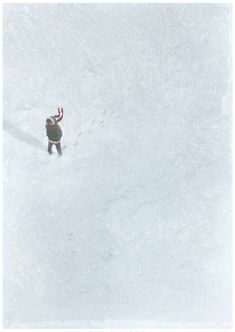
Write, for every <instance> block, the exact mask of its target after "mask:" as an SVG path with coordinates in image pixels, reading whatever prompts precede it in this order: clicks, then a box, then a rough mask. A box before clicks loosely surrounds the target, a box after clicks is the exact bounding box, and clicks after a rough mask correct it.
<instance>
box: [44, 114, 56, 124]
mask: <svg viewBox="0 0 235 332" xmlns="http://www.w3.org/2000/svg"><path fill="white" fill-rule="evenodd" d="M46 123H47V124H48V125H49V126H53V125H54V124H55V119H54V118H53V117H52V116H50V117H49V118H47V119H46Z"/></svg>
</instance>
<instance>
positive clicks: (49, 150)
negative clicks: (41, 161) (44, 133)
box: [47, 142, 52, 154]
mask: <svg viewBox="0 0 235 332" xmlns="http://www.w3.org/2000/svg"><path fill="white" fill-rule="evenodd" d="M47 151H48V153H49V154H52V143H51V142H48V149H47Z"/></svg>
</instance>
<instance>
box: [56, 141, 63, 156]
mask: <svg viewBox="0 0 235 332" xmlns="http://www.w3.org/2000/svg"><path fill="white" fill-rule="evenodd" d="M55 146H56V150H57V152H58V154H59V155H60V156H61V155H62V149H61V144H60V143H57V144H56V145H55Z"/></svg>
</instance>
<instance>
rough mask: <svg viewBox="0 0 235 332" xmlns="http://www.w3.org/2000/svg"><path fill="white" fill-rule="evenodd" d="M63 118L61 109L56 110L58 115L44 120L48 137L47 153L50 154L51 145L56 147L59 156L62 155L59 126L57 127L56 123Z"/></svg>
mask: <svg viewBox="0 0 235 332" xmlns="http://www.w3.org/2000/svg"><path fill="white" fill-rule="evenodd" d="M63 116H64V110H63V108H62V107H59V108H58V114H56V115H52V116H50V117H49V118H47V119H46V134H47V137H48V150H47V151H48V153H49V154H50V155H51V154H52V147H53V145H55V146H56V150H57V152H58V154H59V156H61V155H62V149H61V143H60V140H61V137H62V130H61V128H60V126H59V125H58V122H60V121H61V120H62V119H63Z"/></svg>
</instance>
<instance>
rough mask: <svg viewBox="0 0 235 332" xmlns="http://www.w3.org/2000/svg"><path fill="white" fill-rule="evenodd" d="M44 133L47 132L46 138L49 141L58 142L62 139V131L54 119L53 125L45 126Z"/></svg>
mask: <svg viewBox="0 0 235 332" xmlns="http://www.w3.org/2000/svg"><path fill="white" fill-rule="evenodd" d="M46 132H47V137H48V139H49V141H51V142H52V143H53V142H55V143H56V142H59V141H60V139H61V137H62V130H61V128H60V126H59V125H58V123H57V121H56V119H55V124H54V125H48V124H46Z"/></svg>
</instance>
